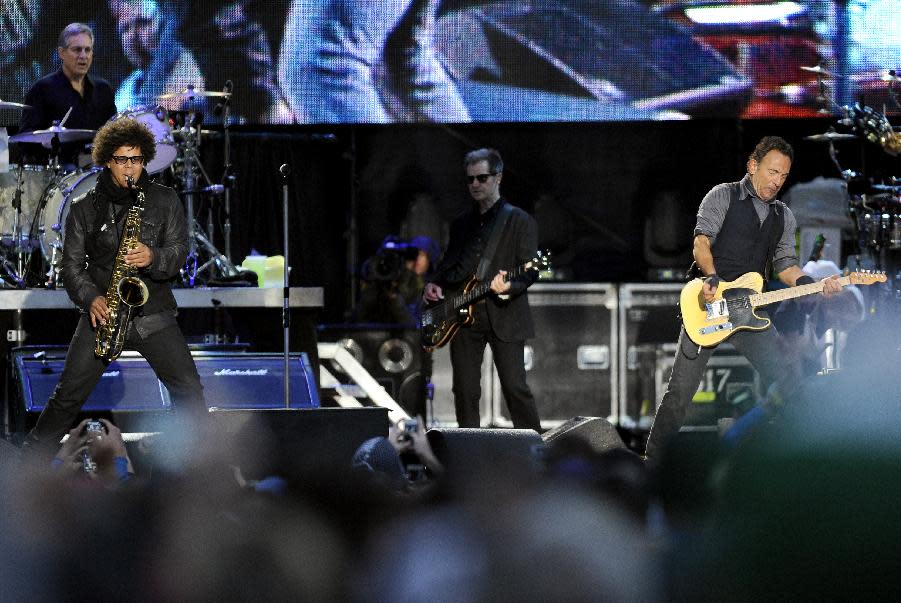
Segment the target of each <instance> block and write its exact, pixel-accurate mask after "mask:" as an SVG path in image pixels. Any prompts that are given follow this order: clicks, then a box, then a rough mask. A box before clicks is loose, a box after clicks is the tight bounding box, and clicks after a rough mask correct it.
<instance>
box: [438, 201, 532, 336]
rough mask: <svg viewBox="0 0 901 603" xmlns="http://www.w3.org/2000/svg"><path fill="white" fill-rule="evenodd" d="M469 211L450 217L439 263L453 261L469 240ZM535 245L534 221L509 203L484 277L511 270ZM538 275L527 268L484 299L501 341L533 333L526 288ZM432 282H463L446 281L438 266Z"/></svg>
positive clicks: (456, 285) (455, 285)
mask: <svg viewBox="0 0 901 603" xmlns="http://www.w3.org/2000/svg"><path fill="white" fill-rule="evenodd" d="M469 219H471V214H470V213H466V214H464V215H462V216H460V217H459V218H457V219H456V220H454V222H453V224H452V225H451V229H450V241H449V243H448V247H447V252H446V253H445V257H444V260H443V261H442V263H441V265H442V267H444V266H448V265H451V264H453V263H454V261H455V259H456V258H457V257H458V256H459V254H460V253H461V252H462V250H463V249H464V248H465V246H466V245H468V244H469V241H467V240H466V235H465V232H466V230H467V229H466V224H467V221H468V220H469ZM537 249H538V224H537V222H535V219H534V218H532V216H530V215H529V214H528V213H526V212H525V211H523V210H521V209H519V208H518V207H513V208H512V212H511V214H510V217H509V218H508V219H507V223H506V224H505V225H504V230H503V232H502V234H501V238H500V240H499V241H498V245H497V249H496V250H495V253H494V257H493V258H492V260H491V263H490V264H489V267H488V271H487V274H486V276H485V279H486V280H490V279H492V278H494V275H495V274H497V272H498V270H512V269H513V268H516V267H517V266H519V265H520V264H523V263H524V262H527V261H529V260H530V259H532V258H533V257H535V252H536V250H537ZM476 269H477V266H473V267H470V270H471V272H470V273H469V276H472V274H474V273H475V271H476ZM537 278H538V273H537V272H535V271H530V272H528V273H526V274H523V275H520V276H519V277H517V278H515V279H513V280H512V281H511V283H510V285H511V287H510V291H509V292H508V293H507V294H506V295H504V296H503V297H501V296H497V295H495V294H493V293H489V294H488V296H487V297H486V298H485V301H483V302H480V303H484V304H486V309H487V311H488V320H489V321H490V323H491V329H492V331H493V332H494V334H495V335H496V336H497V338H498V339H500V340H501V341H523V340H526V339H529V338H531V337H534V336H535V325H534V323H533V322H532V312H531V310H530V309H529V298H528V295H527V293H526V289H527V288H528V287H529V285H531V284H532V283H534V282H535V281H536V280H537ZM432 280H433V281H434V282H435V283H437V284H439V285H441V286H442V287H443V288H445V289H456V288H459V287H462V286H463V285H464V284H465V282H448V281H447V280H446V277H445V274H443V273H442V270H441V268H439V271H438V273H437V274H436V275H435V278H434V279H432Z"/></svg>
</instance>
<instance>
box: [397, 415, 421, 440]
mask: <svg viewBox="0 0 901 603" xmlns="http://www.w3.org/2000/svg"><path fill="white" fill-rule="evenodd" d="M418 426H419V423H418V422H417V421H416V419H404V432H403V433H402V434H400V435H399V436H398V438H397V439H398V440H399V441H401V442H409V441H410V440H412V439H413V434H414V433H416V429H417V427H418Z"/></svg>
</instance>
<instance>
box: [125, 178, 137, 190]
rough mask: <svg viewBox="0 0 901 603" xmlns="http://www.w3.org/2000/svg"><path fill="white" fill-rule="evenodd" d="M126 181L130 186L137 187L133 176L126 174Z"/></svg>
mask: <svg viewBox="0 0 901 603" xmlns="http://www.w3.org/2000/svg"><path fill="white" fill-rule="evenodd" d="M125 182H126V183H127V184H128V188H134V187H135V181H134V178H132V177H131V176H126V177H125Z"/></svg>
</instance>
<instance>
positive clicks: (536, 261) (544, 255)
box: [523, 249, 551, 272]
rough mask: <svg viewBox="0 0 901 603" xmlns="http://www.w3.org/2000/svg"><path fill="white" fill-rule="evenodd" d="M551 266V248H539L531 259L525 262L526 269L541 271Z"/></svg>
mask: <svg viewBox="0 0 901 603" xmlns="http://www.w3.org/2000/svg"><path fill="white" fill-rule="evenodd" d="M550 267H551V252H550V251H549V250H544V251H542V250H540V249H539V250H538V252H537V253H536V254H535V257H533V258H532V259H531V260H529V261H528V262H526V263H525V264H523V268H524V269H526V270H537V271H539V272H541V271H542V270H547V269H549V268H550Z"/></svg>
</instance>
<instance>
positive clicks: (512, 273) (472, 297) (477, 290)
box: [453, 263, 529, 307]
mask: <svg viewBox="0 0 901 603" xmlns="http://www.w3.org/2000/svg"><path fill="white" fill-rule="evenodd" d="M528 265H529V263H527V264H523V265H522V266H517V267H516V268H514V269H513V270H509V271H507V274H505V275H504V282H505V283H509V282H510V281H511V280H513V279H514V278H516V277H517V276H519V275H520V274H523V273H524V272H525V271H526V269H527V268H526V266H528ZM490 289H491V281H484V282H481V283H479V284H478V285H476V286H475V287H473V288H472V289H470V290H469V291H467V292H465V293H461V294H460V295H457V296H454V298H453V305H454V306H455V307H459V306H467V305H469V304H471V303H472V302H474V301H476V300H477V299H479V298H481V297H482V296H484V295H486V294H487V293H488V291H489V290H490Z"/></svg>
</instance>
